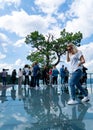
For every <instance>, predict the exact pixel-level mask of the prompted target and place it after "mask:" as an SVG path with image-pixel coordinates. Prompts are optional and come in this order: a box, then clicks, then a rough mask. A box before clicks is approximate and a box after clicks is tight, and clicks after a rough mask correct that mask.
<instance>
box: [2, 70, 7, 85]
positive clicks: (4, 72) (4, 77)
mask: <svg viewBox="0 0 93 130" xmlns="http://www.w3.org/2000/svg"><path fill="white" fill-rule="evenodd" d="M6 78H7V72H6V70H5V69H3V71H2V82H3V85H4V86H6Z"/></svg>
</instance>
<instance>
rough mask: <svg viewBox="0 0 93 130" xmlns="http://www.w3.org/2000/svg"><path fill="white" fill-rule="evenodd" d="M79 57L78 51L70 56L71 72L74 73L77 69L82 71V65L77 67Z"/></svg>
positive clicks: (80, 54)
mask: <svg viewBox="0 0 93 130" xmlns="http://www.w3.org/2000/svg"><path fill="white" fill-rule="evenodd" d="M81 56H82V52H81V51H80V50H79V51H78V52H77V53H75V54H74V55H71V56H70V61H71V69H72V72H74V71H76V70H77V69H82V65H81V66H78V64H79V62H80V57H81Z"/></svg>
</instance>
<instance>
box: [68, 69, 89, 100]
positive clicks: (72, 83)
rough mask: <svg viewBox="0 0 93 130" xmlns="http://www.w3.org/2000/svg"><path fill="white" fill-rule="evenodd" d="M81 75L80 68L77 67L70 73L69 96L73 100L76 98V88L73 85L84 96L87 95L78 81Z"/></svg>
mask: <svg viewBox="0 0 93 130" xmlns="http://www.w3.org/2000/svg"><path fill="white" fill-rule="evenodd" d="M81 76H82V71H81V70H80V69H78V70H76V71H75V72H73V73H72V77H71V80H70V89H71V97H72V99H73V100H75V98H76V88H75V87H77V88H78V89H79V90H80V91H81V93H82V94H83V95H84V96H87V93H86V91H85V90H84V89H83V87H82V86H81V83H80V78H81Z"/></svg>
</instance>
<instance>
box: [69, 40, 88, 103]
mask: <svg viewBox="0 0 93 130" xmlns="http://www.w3.org/2000/svg"><path fill="white" fill-rule="evenodd" d="M69 61H70V62H71V69H72V77H71V79H70V90H71V100H69V101H68V105H71V104H77V103H78V101H77V100H76V91H75V87H77V88H78V89H79V90H80V92H82V94H83V95H84V98H83V99H82V102H87V101H89V98H88V94H87V93H86V91H85V90H84V89H83V87H82V86H81V83H80V78H81V76H82V67H83V64H84V63H85V59H84V56H83V54H82V52H81V51H80V50H78V49H77V47H76V46H75V45H74V44H72V43H69V44H68V45H67V62H69Z"/></svg>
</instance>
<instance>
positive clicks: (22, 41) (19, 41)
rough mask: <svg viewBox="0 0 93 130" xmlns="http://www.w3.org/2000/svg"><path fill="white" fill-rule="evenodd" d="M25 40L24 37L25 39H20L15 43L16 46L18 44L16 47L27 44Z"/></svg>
mask: <svg viewBox="0 0 93 130" xmlns="http://www.w3.org/2000/svg"><path fill="white" fill-rule="evenodd" d="M24 42H25V39H24V38H23V39H19V40H18V41H17V42H16V43H15V44H14V46H16V47H21V46H23V45H24V44H26V43H24Z"/></svg>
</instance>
